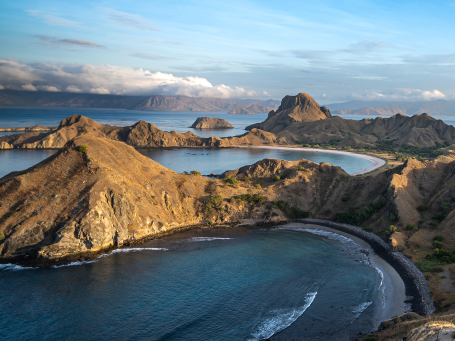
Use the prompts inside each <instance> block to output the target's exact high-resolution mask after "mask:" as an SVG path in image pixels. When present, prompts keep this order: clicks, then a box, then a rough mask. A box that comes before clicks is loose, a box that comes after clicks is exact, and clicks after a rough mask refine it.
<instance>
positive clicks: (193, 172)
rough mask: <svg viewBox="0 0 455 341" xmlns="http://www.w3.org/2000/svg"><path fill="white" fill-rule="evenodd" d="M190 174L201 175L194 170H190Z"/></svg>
mask: <svg viewBox="0 0 455 341" xmlns="http://www.w3.org/2000/svg"><path fill="white" fill-rule="evenodd" d="M190 174H191V175H199V176H200V175H202V174H201V172H198V171H195V170H192V171H191V172H190Z"/></svg>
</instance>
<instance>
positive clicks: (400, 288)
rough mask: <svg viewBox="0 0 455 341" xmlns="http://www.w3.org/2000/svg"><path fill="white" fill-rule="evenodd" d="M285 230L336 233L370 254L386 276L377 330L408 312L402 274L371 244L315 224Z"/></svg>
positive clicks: (293, 225)
mask: <svg viewBox="0 0 455 341" xmlns="http://www.w3.org/2000/svg"><path fill="white" fill-rule="evenodd" d="M282 227H283V228H284V229H285V228H287V227H289V228H293V227H299V228H302V232H306V231H304V230H322V231H327V232H331V233H335V234H338V235H341V236H344V237H346V238H349V239H351V240H352V241H354V242H355V243H356V244H358V245H360V247H361V248H362V249H364V250H366V251H367V252H368V257H369V259H370V260H371V261H372V262H373V264H374V265H375V266H377V267H378V268H379V270H381V271H382V273H383V274H384V285H385V290H384V299H385V302H384V303H385V304H384V307H383V308H382V309H380V311H378V315H377V318H376V321H375V328H377V327H378V326H379V325H380V324H381V322H383V321H385V320H388V319H391V318H393V317H395V316H400V315H402V314H404V313H405V312H406V311H405V310H406V304H405V301H406V293H405V284H404V281H403V279H402V278H401V276H400V274H399V273H398V272H397V271H396V270H395V269H394V268H393V267H392V265H390V264H389V263H387V262H386V261H385V260H384V259H383V258H381V257H380V256H379V255H378V254H377V253H376V252H374V250H373V248H372V247H371V245H370V244H368V243H367V242H366V241H365V240H363V239H361V238H359V237H357V236H354V235H352V234H350V233H347V232H344V231H340V230H336V229H334V228H332V227H328V226H321V225H313V224H302V223H292V222H291V223H289V224H286V225H282Z"/></svg>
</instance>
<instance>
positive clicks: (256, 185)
mask: <svg viewBox="0 0 455 341" xmlns="http://www.w3.org/2000/svg"><path fill="white" fill-rule="evenodd" d="M254 187H256V188H257V189H261V188H262V186H261V185H259V184H255V185H254Z"/></svg>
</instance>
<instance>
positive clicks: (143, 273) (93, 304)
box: [0, 230, 381, 341]
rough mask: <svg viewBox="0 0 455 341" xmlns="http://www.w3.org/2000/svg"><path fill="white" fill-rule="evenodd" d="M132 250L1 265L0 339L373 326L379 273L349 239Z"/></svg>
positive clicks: (274, 239)
mask: <svg viewBox="0 0 455 341" xmlns="http://www.w3.org/2000/svg"><path fill="white" fill-rule="evenodd" d="M213 238H221V239H213ZM226 238H230V239H226ZM341 238H342V237H341ZM335 239H336V238H335ZM345 239H346V238H345ZM340 241H342V242H343V243H342V242H340ZM141 248H142V249H126V250H123V251H126V252H116V253H113V254H111V255H109V256H106V257H103V258H100V259H99V260H98V261H96V262H93V263H88V264H81V265H73V266H66V267H60V268H44V269H33V270H28V269H20V268H18V267H13V266H5V265H3V266H2V265H0V268H2V269H3V270H0V292H1V296H2V297H1V302H2V309H0V330H1V331H2V340H47V341H49V340H50V341H52V340H162V341H164V340H167V341H180V340H182V341H183V340H197V341H200V340H218V341H224V340H226V341H232V340H264V339H267V338H269V337H270V336H272V335H273V334H276V333H278V334H277V337H278V338H279V336H280V334H279V332H280V331H281V330H283V329H285V328H286V327H288V326H289V325H291V324H292V323H293V322H295V321H296V320H297V319H298V320H299V328H300V330H302V334H301V335H300V336H301V338H300V339H301V340H315V338H316V337H320V339H322V340H327V339H332V338H330V337H333V335H336V336H337V340H348V339H349V335H354V334H356V333H358V332H359V330H362V331H365V330H366V331H368V329H371V328H373V327H374V325H373V323H372V322H371V321H373V320H374V316H375V315H376V314H377V312H378V309H379V306H380V304H379V302H380V299H381V298H380V294H379V293H380V292H381V291H380V290H378V288H379V285H380V282H381V277H380V275H379V273H378V271H377V270H375V269H374V268H373V267H372V266H370V265H369V264H368V262H367V261H366V258H365V256H363V255H362V254H361V253H359V252H358V248H356V247H355V245H354V246H353V243H352V242H351V243H349V242H347V243H346V241H343V239H339V240H330V239H327V238H325V237H323V236H319V235H313V234H309V233H304V232H297V231H287V230H256V231H252V232H244V233H230V232H228V231H224V232H215V231H200V233H199V234H198V235H197V237H194V234H193V235H191V236H190V235H188V236H185V235H184V234H183V235H177V236H174V237H173V238H172V239H169V240H156V241H152V242H148V243H147V244H144V245H141ZM163 249H165V250H163ZM354 321H355V323H353V322H354Z"/></svg>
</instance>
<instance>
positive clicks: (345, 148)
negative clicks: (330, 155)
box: [343, 146, 352, 150]
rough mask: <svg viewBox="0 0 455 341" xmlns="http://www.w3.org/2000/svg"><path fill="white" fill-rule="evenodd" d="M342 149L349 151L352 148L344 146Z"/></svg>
mask: <svg viewBox="0 0 455 341" xmlns="http://www.w3.org/2000/svg"><path fill="white" fill-rule="evenodd" d="M343 149H344V150H351V149H352V148H351V146H344V147H343Z"/></svg>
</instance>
